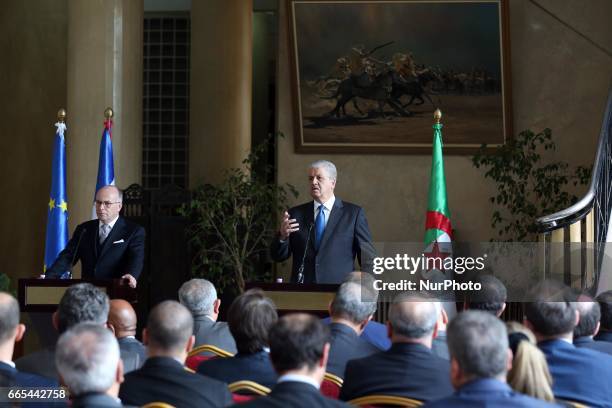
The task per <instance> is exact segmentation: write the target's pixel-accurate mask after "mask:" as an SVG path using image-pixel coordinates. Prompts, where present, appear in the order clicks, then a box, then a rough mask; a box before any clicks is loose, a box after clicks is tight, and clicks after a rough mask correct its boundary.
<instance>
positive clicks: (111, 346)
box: [55, 323, 123, 408]
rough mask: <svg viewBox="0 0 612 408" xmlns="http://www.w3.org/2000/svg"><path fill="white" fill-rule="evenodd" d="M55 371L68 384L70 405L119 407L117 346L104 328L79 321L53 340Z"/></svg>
mask: <svg viewBox="0 0 612 408" xmlns="http://www.w3.org/2000/svg"><path fill="white" fill-rule="evenodd" d="M55 362H56V365H57V370H58V372H59V374H60V376H61V378H62V380H63V381H62V382H63V383H64V384H65V385H66V386H67V387H68V390H69V391H70V396H71V398H72V407H73V408H87V407H96V408H119V407H122V405H121V401H120V400H119V399H118V398H117V394H118V393H119V384H121V382H122V381H123V364H122V363H121V359H120V358H119V345H118V344H117V340H116V339H115V338H114V337H113V334H112V333H111V332H110V331H109V330H107V329H105V328H104V327H102V326H100V325H97V324H92V323H81V324H78V325H76V326H73V327H72V328H71V329H69V330H67V331H66V332H64V333H63V334H62V335H61V336H60V338H59V340H58V341H57V353H56V355H55Z"/></svg>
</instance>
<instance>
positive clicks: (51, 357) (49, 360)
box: [15, 346, 59, 381]
mask: <svg viewBox="0 0 612 408" xmlns="http://www.w3.org/2000/svg"><path fill="white" fill-rule="evenodd" d="M15 366H17V369H18V370H19V371H24V372H27V373H34V374H38V375H41V376H43V377H47V378H52V379H54V380H57V381H59V375H58V374H57V370H56V369H55V346H51V347H46V348H44V349H42V350H39V351H35V352H33V353H30V354H26V355H25V356H23V357H19V358H18V359H17V360H15Z"/></svg>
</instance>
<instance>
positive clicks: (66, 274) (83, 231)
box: [60, 228, 87, 279]
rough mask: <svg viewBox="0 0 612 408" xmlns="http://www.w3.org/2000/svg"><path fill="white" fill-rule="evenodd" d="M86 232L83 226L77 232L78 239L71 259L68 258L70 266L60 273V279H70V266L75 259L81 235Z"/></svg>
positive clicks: (72, 266) (71, 266)
mask: <svg viewBox="0 0 612 408" xmlns="http://www.w3.org/2000/svg"><path fill="white" fill-rule="evenodd" d="M86 232H87V228H83V229H82V230H81V233H80V234H79V240H78V241H77V244H76V248H74V253H73V254H72V259H71V260H70V268H69V269H68V270H67V271H66V272H64V273H62V274H61V275H60V279H72V268H74V260H75V259H76V256H77V254H78V253H79V247H80V246H81V240H82V239H83V235H85V233H86Z"/></svg>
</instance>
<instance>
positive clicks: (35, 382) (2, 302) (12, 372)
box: [0, 292, 59, 388]
mask: <svg viewBox="0 0 612 408" xmlns="http://www.w3.org/2000/svg"><path fill="white" fill-rule="evenodd" d="M25 329H26V328H25V325H23V324H21V323H19V304H18V303H17V300H16V299H15V298H14V297H13V296H11V295H9V294H8V293H4V292H0V374H1V375H2V376H3V377H4V379H5V380H8V383H9V384H10V385H11V386H14V387H48V388H50V387H58V386H59V383H58V382H57V381H56V380H54V379H51V378H46V377H41V376H39V375H36V374H30V373H26V372H23V371H18V370H17V369H16V368H15V364H14V363H13V361H12V359H13V351H14V349H15V343H16V342H18V341H21V339H22V338H23V335H24V333H25ZM9 384H5V385H3V386H7V385H9Z"/></svg>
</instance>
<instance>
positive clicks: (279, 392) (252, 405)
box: [235, 381, 350, 408]
mask: <svg viewBox="0 0 612 408" xmlns="http://www.w3.org/2000/svg"><path fill="white" fill-rule="evenodd" d="M235 407H237V408H241V407H245V408H260V407H262V408H263V407H278V408H288V407H292V408H301V407H303V408H315V407H317V408H318V407H322V408H327V407H347V408H348V407H350V405H348V404H346V403H344V402H342V401H338V400H333V399H331V398H327V397H324V396H323V395H321V392H320V391H319V390H318V389H316V388H315V387H313V386H312V385H310V384H306V383H301V382H297V381H286V382H281V383H278V384H277V385H275V386H274V388H273V389H272V392H271V393H270V394H269V395H268V396H265V397H259V398H255V399H254V400H252V401H249V402H247V403H245V404H239V405H235Z"/></svg>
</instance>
